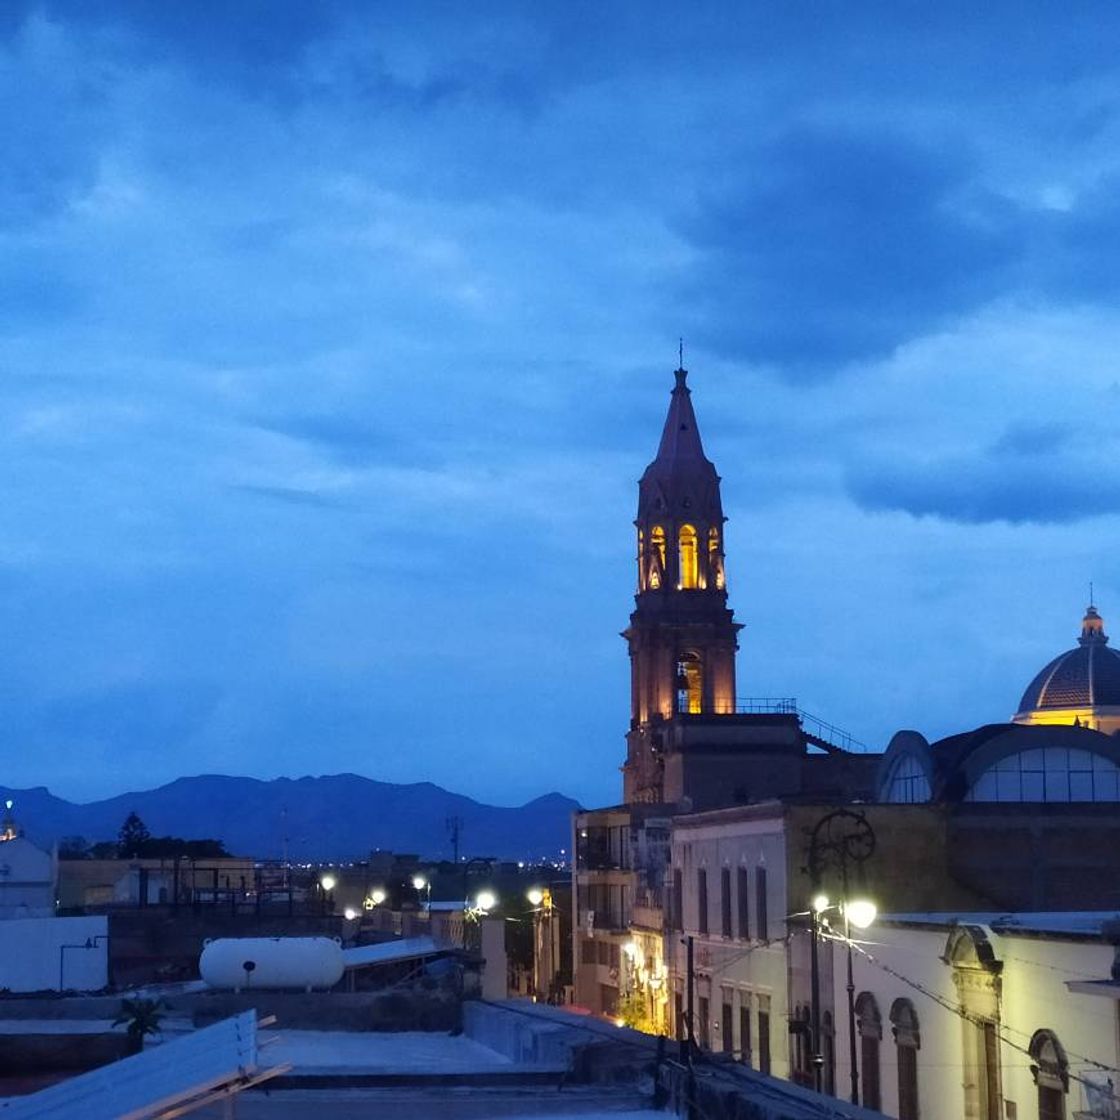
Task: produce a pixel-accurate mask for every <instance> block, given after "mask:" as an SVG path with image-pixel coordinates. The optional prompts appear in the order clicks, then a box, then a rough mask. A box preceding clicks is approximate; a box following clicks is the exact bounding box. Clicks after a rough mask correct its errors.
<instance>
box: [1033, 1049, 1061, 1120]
mask: <svg viewBox="0 0 1120 1120" xmlns="http://www.w3.org/2000/svg"><path fill="white" fill-rule="evenodd" d="M1030 1055H1031V1059H1032V1061H1031V1076H1032V1077H1034V1082H1035V1085H1036V1086H1037V1087H1038V1120H1066V1093H1067V1091H1068V1090H1069V1061H1068V1059H1067V1058H1066V1052H1065V1050H1064V1049H1063V1048H1062V1044H1061V1043H1060V1042H1059V1041H1058V1036H1057V1035H1056V1034H1055V1033H1054V1032H1053V1031H1050V1030H1042V1031H1035V1033H1034V1036H1033V1037H1032V1038H1031V1044H1030Z"/></svg>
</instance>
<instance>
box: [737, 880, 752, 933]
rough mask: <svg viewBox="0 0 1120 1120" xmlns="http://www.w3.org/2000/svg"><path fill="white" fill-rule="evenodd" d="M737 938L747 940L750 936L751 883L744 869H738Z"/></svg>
mask: <svg viewBox="0 0 1120 1120" xmlns="http://www.w3.org/2000/svg"><path fill="white" fill-rule="evenodd" d="M737 885H738V888H739V889H738V902H739V936H740V937H741V938H742V939H743V940H744V941H746V940H748V939H749V938H750V935H751V882H750V876H749V875H748V873H747V869H746V868H745V867H740V868H739V882H738V884H737Z"/></svg>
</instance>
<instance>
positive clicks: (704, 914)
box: [696, 867, 708, 933]
mask: <svg viewBox="0 0 1120 1120" xmlns="http://www.w3.org/2000/svg"><path fill="white" fill-rule="evenodd" d="M696 908H697V914H696V928H697V929H698V930H699V931H700V932H701V933H707V932H708V872H707V870H706V869H705V868H703V867H701V868H700V870H699V871H697V872H696Z"/></svg>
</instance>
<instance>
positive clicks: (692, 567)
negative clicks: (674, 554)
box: [678, 525, 700, 590]
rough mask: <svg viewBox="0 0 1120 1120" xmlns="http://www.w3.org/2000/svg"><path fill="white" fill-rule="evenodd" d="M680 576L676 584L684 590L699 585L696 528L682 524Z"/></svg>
mask: <svg viewBox="0 0 1120 1120" xmlns="http://www.w3.org/2000/svg"><path fill="white" fill-rule="evenodd" d="M678 539H679V544H680V561H681V578H680V583H679V584H678V586H679V587H681V588H682V589H684V590H693V589H695V588H697V587H699V585H700V565H699V564H698V563H697V560H698V556H697V551H696V529H695V528H694V527H693V526H692V525H682V526H681V531H680V535H679V538H678Z"/></svg>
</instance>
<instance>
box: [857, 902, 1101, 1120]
mask: <svg viewBox="0 0 1120 1120" xmlns="http://www.w3.org/2000/svg"><path fill="white" fill-rule="evenodd" d="M1114 922H1115V915H1103V914H1094V913H1045V912H1043V913H1028V914H993V913H961V914H913V915H901V916H895V917H888V918H885V919H882V920H881V921H879V922H878V923H877V924H876V927H875V933H874V936H873V937H869V938H868V943H866V944H860V945H858V946H857V951H856V952H855V955H854V965H853V975H854V980H855V989H856V992H857V995H856V999H855V1015H854V1024H853V1023H850V1022H849V1020H848V1016H847V1015H846V1014H845V1015H841V1016H840V1017H839V1018H838V1020H837V1023H836V1046H835V1063H836V1068H835V1079H836V1081H837V1083H838V1084H839V1085H840V1086H841V1095H844V1096H847V1089H848V1085H849V1081H850V1078H849V1073H850V1068H851V1066H850V1059H849V1054H850V1052H851V1049H852V1048H851V1045H850V1040H851V1039H852V1038H853V1037H854V1041H855V1054H856V1062H857V1069H858V1091H859V1094H860V1099H861V1101H862V1102H863V1103H864V1104H867V1105H868V1106H870V1107H873V1108H879V1109H881V1110H882V1111H883V1112H884V1113H885V1114H886V1115H888V1116H892V1117H898V1118H899V1120H919V1118H921V1120H1008V1118H1014V1120H1114V1118H1115V1117H1116V1116H1117V1115H1120V1097H1118V1096H1117V1092H1116V1089H1117V1084H1118V1083H1120V1073H1118V1070H1120V1049H1118V1038H1120V1023H1118V1018H1117V1008H1118V1006H1120V1004H1118V1002H1117V999H1118V996H1120V985H1117V984H1116V983H1115V982H1114V981H1111V980H1110V979H1109V978H1110V976H1111V974H1112V972H1113V970H1114V960H1115V946H1114V945H1113V944H1111V943H1110V941H1111V940H1112V939H1113V938H1114V934H1113V933H1112V932H1111V930H1112V925H1111V923H1114ZM1095 976H1099V977H1101V978H1102V980H1100V981H1093V980H1091V979H1088V978H1090V977H1095ZM835 997H836V1003H837V1005H839V1006H843V1001H844V999H845V998H846V997H845V993H844V991H843V990H842V989H841V987H840V983H839V978H838V983H837V989H836V992H835ZM853 1028H854V1029H853Z"/></svg>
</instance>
